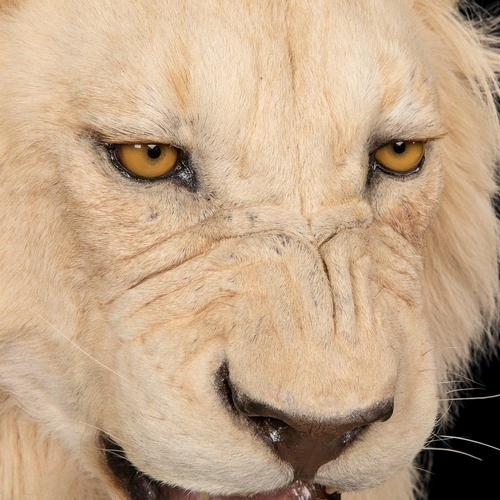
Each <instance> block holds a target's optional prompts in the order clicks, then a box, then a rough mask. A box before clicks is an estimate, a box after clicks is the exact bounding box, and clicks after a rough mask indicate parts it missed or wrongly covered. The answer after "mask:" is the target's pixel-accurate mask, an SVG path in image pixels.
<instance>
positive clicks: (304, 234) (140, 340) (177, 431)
mask: <svg viewBox="0 0 500 500" xmlns="http://www.w3.org/2000/svg"><path fill="white" fill-rule="evenodd" d="M250 215H251V216H250ZM325 220H326V221H327V222H328V223H329V221H330V219H328V218H326V219H325ZM351 222H352V221H351ZM355 222H356V221H354V222H352V223H351V225H350V226H349V225H348V224H343V226H342V230H341V231H340V232H337V233H332V232H331V233H330V234H327V231H326V229H324V228H323V230H322V238H321V239H320V240H318V239H317V238H316V237H315V235H314V234H312V233H311V228H310V226H309V225H308V224H307V221H304V220H302V219H300V218H299V217H296V218H295V219H293V217H288V216H287V214H280V213H276V212H275V211H274V209H266V210H263V211H261V212H259V211H257V210H254V211H253V212H252V213H251V214H248V213H245V214H233V215H232V216H231V217H227V216H225V217H224V220H222V219H219V220H217V221H213V224H219V227H217V228H216V230H213V228H211V227H210V222H206V223H204V225H203V227H202V228H196V231H195V230H193V233H192V234H189V235H183V236H182V238H183V240H184V241H186V242H188V245H186V247H185V250H184V254H183V259H182V260H180V261H179V257H178V256H175V259H177V261H176V262H175V263H174V264H172V265H171V264H169V257H168V256H167V257H166V258H164V259H163V262H162V267H161V269H158V268H152V270H148V273H149V274H147V275H145V276H142V277H138V278H137V282H136V283H135V284H131V285H130V286H129V288H128V291H127V292H126V293H125V294H124V295H123V296H122V297H121V298H120V299H119V300H117V301H116V302H115V303H114V304H113V307H114V308H115V309H114V312H113V314H112V317H113V327H114V330H115V331H116V340H117V349H116V350H115V357H114V359H113V362H114V364H113V362H110V365H111V366H113V367H114V369H115V370H116V372H118V373H134V380H135V381H136V387H130V385H128V384H125V383H122V382H121V381H118V386H117V388H116V392H117V393H119V394H120V396H119V397H118V398H117V400H118V401H122V402H123V401H128V402H129V404H128V406H124V405H123V403H122V404H121V405H120V404H118V405H117V406H118V408H120V409H121V411H119V412H118V413H115V414H113V415H108V416H106V417H105V423H104V424H103V425H104V428H105V430H106V431H107V432H108V434H109V435H113V436H115V437H117V438H118V443H119V444H120V445H121V446H123V448H124V450H125V452H126V454H127V457H128V458H129V459H130V460H131V462H132V463H134V464H135V465H136V466H137V467H138V468H139V469H140V470H142V471H145V472H147V473H148V474H149V475H150V476H151V477H154V478H158V479H161V480H164V481H167V482H169V483H171V484H176V485H180V486H182V487H183V488H187V489H193V490H196V491H210V492H211V493H212V494H214V493H215V494H223V495H233V494H244V495H248V494H251V493H256V492H262V491H271V490H276V489H279V488H284V487H286V486H287V485H289V484H290V483H291V482H292V481H293V480H297V479H300V480H307V481H315V482H320V484H326V485H329V484H332V483H333V484H334V485H335V484H339V485H342V484H344V483H345V484H347V483H346V481H348V480H349V472H348V471H349V470H350V468H349V466H345V467H344V469H342V471H343V472H342V473H339V472H338V471H337V472H335V471H336V470H337V469H336V468H334V469H332V468H331V464H336V463H339V464H341V463H344V462H345V460H344V458H343V457H346V456H347V457H351V456H352V454H353V453H362V452H363V451H362V449H363V447H365V448H367V449H371V452H372V453H373V446H379V445H380V443H383V442H384V441H385V440H390V439H393V440H394V441H395V442H396V438H395V434H394V433H395V432H396V431H395V428H396V425H402V426H403V427H404V428H405V429H407V428H408V429H407V430H408V433H409V432H410V431H411V429H410V428H409V427H411V425H413V424H411V422H410V420H409V423H405V422H403V421H401V415H400V412H398V405H400V404H401V398H402V397H404V391H398V390H396V389H397V384H399V383H404V384H407V385H408V386H410V385H411V384H413V383H417V377H413V378H407V379H405V377H404V376H401V374H400V372H399V370H398V368H399V366H400V365H401V363H402V362H403V363H405V364H407V367H408V369H411V370H413V371H414V373H418V374H419V376H426V374H427V373H429V372H428V371H426V370H423V369H421V368H422V366H423V365H422V366H421V363H423V362H424V361H421V359H420V358H416V359H414V360H413V359H409V358H405V357H404V356H405V354H404V351H402V350H401V349H400V342H401V339H402V338H403V337H404V336H405V335H407V333H406V331H407V330H408V331H410V330H411V329H412V328H413V327H414V324H411V325H409V326H406V325H405V324H404V322H403V321H402V320H401V319H400V318H399V316H397V312H398V311H399V310H401V308H402V307H404V305H405V302H404V301H401V300H400V299H399V296H397V295H396V294H393V295H388V294H386V293H384V292H381V290H380V288H379V287H377V286H375V285H376V276H377V275H376V270H375V271H374V265H373V262H372V260H371V256H370V249H369V245H370V237H369V236H367V234H366V232H365V231H364V228H362V227H361V228H360V227H359V226H356V223H355ZM221 224H225V226H224V228H222V229H221V227H220V225H221ZM214 233H215V234H219V235H220V234H222V235H224V237H223V238H220V239H219V240H217V241H214V240H213V239H210V238H209V237H208V236H207V235H210V234H214ZM168 243H169V242H168V241H167V242H166V243H165V248H167V245H168ZM159 250H160V248H158V247H157V248H155V251H156V252H158V251H159ZM379 253H380V249H379ZM175 259H174V258H172V259H171V260H175ZM158 260H159V258H158V256H157V257H156V260H154V259H153V258H152V257H148V256H146V259H145V261H147V262H154V261H156V262H158ZM375 264H376V263H375ZM408 275H409V273H407V276H408ZM374 283H375V285H374ZM391 300H394V302H393V303H391V302H390V301H391ZM395 305H396V306H397V307H395ZM387 311H392V312H390V313H387ZM394 311H396V312H394ZM412 314H413V316H412V315H410V316H409V317H411V318H414V317H415V318H416V317H417V316H418V311H417V310H416V311H414V312H412ZM412 321H413V320H412ZM422 348H426V349H427V347H426V346H423V347H421V346H419V347H418V348H416V349H415V350H416V351H417V352H419V351H418V349H422ZM110 351H111V349H110ZM401 356H403V358H401ZM402 359H403V361H402ZM422 359H424V358H423V357H422ZM419 363H420V364H419ZM417 365H418V366H417ZM420 374H423V375H420ZM412 392H413V394H417V395H418V389H415V388H412ZM418 402H419V399H418V397H417V398H416V400H415V402H414V403H413V402H411V404H410V405H409V406H410V407H413V406H412V405H413V404H418ZM407 403H408V402H406V401H405V402H404V404H407ZM138 405H139V407H140V408H141V411H140V412H139V413H138V412H137V411H134V408H137V407H138ZM393 410H394V415H393V416H392V417H391V415H392V414H393ZM434 410H435V408H434V407H433V406H432V407H431V406H429V411H428V412H427V413H428V414H429V415H431V416H430V418H429V419H427V420H428V421H429V422H427V420H426V423H425V426H424V425H423V426H422V431H419V432H418V433H417V434H418V436H419V438H418V443H416V444H414V446H413V447H410V448H409V449H408V450H406V449H405V446H403V445H401V446H400V448H401V449H400V450H399V448H398V450H399V451H398V452H397V453H395V454H394V457H389V459H388V460H386V462H387V464H385V465H384V467H386V468H389V467H392V468H394V467H395V465H394V464H397V463H400V461H401V460H402V459H403V458H404V459H407V457H408V456H411V454H414V453H415V449H414V448H415V446H417V447H419V446H421V444H422V442H423V440H424V439H425V436H426V435H427V433H428V431H429V427H431V426H432V422H433V413H432V412H433V411H434ZM387 420H388V422H386V421H387ZM106 422H107V423H106ZM384 422H385V423H384ZM380 426H388V427H387V429H388V430H387V433H386V436H383V434H384V432H383V431H380V430H377V429H379V428H380ZM405 432H406V431H405ZM361 436H362V437H363V439H361ZM391 436H392V437H391ZM386 438H387V439H386ZM371 441H373V443H372V445H370V442H371ZM416 441H417V440H416ZM360 443H362V444H361V445H360ZM367 443H368V444H367ZM370 446H372V447H371V448H370ZM397 446H399V443H397ZM200 449H201V450H203V452H202V453H200V451H199V450H200ZM360 449H361V451H356V450H360ZM400 456H401V457H402V458H401V457H400ZM346 460H349V458H347V459H346ZM369 468H370V470H369V472H367V473H366V474H365V476H364V477H363V481H365V482H364V483H363V484H365V485H368V484H373V483H374V482H376V481H377V478H378V477H379V472H378V469H377V467H376V466H374V467H372V466H371V465H370V466H369ZM200 470H203V471H204V473H203V475H200V474H199V471H200ZM339 470H340V469H339ZM381 473H383V471H382V472H381ZM346 474H347V476H346ZM346 477H347V479H345V478H346ZM255 478H258V480H257V481H256V479H255ZM335 478H336V479H335ZM342 481H344V483H342Z"/></svg>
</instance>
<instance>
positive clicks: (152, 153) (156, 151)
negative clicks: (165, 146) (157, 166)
mask: <svg viewBox="0 0 500 500" xmlns="http://www.w3.org/2000/svg"><path fill="white" fill-rule="evenodd" d="M160 155H161V148H160V146H157V145H156V144H148V156H149V157H150V158H151V159H152V160H156V159H157V158H159V157H160Z"/></svg>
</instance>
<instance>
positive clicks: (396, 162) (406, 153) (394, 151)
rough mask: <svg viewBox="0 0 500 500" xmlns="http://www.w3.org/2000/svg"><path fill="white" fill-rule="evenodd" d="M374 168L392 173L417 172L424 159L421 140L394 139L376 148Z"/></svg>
mask: <svg viewBox="0 0 500 500" xmlns="http://www.w3.org/2000/svg"><path fill="white" fill-rule="evenodd" d="M373 158H374V161H375V165H374V166H375V168H379V169H380V170H382V171H383V172H386V173H389V174H393V175H406V174H411V173H413V172H417V171H418V170H419V169H420V167H421V166H422V163H423V159H424V143H423V142H421V141H415V142H413V141H394V142H391V143H389V144H386V145H385V146H382V147H381V148H378V149H377V150H376V151H375V153H374V155H373Z"/></svg>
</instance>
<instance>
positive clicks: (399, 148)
mask: <svg viewBox="0 0 500 500" xmlns="http://www.w3.org/2000/svg"><path fill="white" fill-rule="evenodd" d="M392 149H393V151H394V152H395V153H396V154H397V155H402V154H403V153H404V152H405V151H406V143H404V142H403V141H398V142H395V143H394V144H393V145H392Z"/></svg>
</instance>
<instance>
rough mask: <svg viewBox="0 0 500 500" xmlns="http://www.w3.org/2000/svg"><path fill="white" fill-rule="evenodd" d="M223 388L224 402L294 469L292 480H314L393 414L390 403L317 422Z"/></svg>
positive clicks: (227, 385) (230, 387)
mask: <svg viewBox="0 0 500 500" xmlns="http://www.w3.org/2000/svg"><path fill="white" fill-rule="evenodd" d="M226 373H227V372H226ZM225 387H226V393H225V399H226V400H227V399H231V400H232V406H233V407H234V408H235V409H236V410H237V411H238V412H239V413H240V414H241V415H243V416H244V417H245V418H246V419H247V420H248V421H249V422H250V423H251V425H252V426H253V427H254V428H255V430H256V432H257V434H258V435H259V436H260V437H261V438H262V439H264V440H265V441H266V442H267V443H268V444H269V445H270V446H271V447H272V448H273V449H274V451H275V452H276V454H277V455H278V457H280V458H281V459H282V460H284V461H285V462H287V463H289V464H290V465H291V466H292V467H293V470H294V475H295V480H297V479H304V480H309V481H310V480H313V479H314V476H315V475H316V472H317V471H318V469H319V468H320V467H321V466H322V465H323V464H326V463H327V462H330V461H331V460H334V459H335V458H337V457H338V456H339V455H340V454H341V453H342V451H343V450H344V448H345V447H346V446H347V445H348V444H349V443H350V442H352V441H353V440H354V439H355V438H356V436H357V435H358V434H359V433H360V432H361V431H362V430H363V429H365V428H366V427H367V426H368V425H369V424H371V423H373V422H377V421H385V420H387V419H389V418H390V417H391V415H392V411H393V402H392V401H384V402H381V403H378V404H375V405H373V406H371V407H370V408H368V409H365V410H360V411H358V412H353V413H352V415H351V416H349V417H346V418H339V419H330V420H325V421H319V420H314V419H309V418H305V417H300V416H295V415H290V414H287V413H285V412H283V411H281V410H279V409H276V408H272V407H271V406H269V405H266V404H265V403H261V402H258V401H253V400H252V399H250V398H248V397H246V396H245V395H244V394H241V393H238V392H237V391H235V389H234V388H233V387H232V386H231V384H230V382H229V379H226V381H225ZM228 392H229V393H228Z"/></svg>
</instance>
